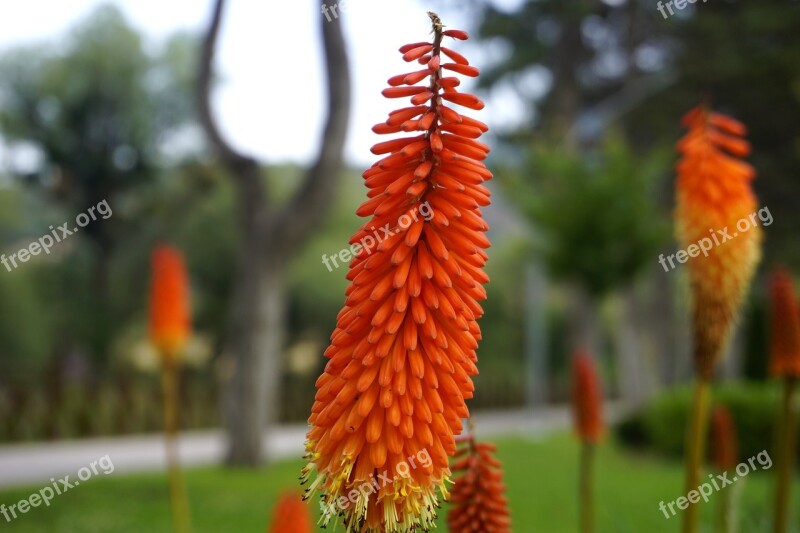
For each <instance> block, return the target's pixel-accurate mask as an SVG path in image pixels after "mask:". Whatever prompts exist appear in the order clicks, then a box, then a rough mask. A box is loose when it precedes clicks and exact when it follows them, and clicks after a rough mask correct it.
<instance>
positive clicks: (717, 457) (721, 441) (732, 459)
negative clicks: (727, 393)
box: [711, 405, 739, 472]
mask: <svg viewBox="0 0 800 533" xmlns="http://www.w3.org/2000/svg"><path fill="white" fill-rule="evenodd" d="M711 461H712V463H713V464H714V467H715V468H716V469H717V470H719V471H722V472H724V471H726V470H730V469H732V468H734V467H735V466H736V465H737V464H738V463H739V446H738V439H737V438H736V426H735V425H734V423H733V417H732V416H731V413H730V411H729V410H728V409H727V408H726V407H724V406H722V405H718V406H717V407H715V408H714V411H713V412H712V413H711Z"/></svg>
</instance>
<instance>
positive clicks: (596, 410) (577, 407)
mask: <svg viewBox="0 0 800 533" xmlns="http://www.w3.org/2000/svg"><path fill="white" fill-rule="evenodd" d="M572 380H573V381H572V401H573V412H574V416H575V429H576V431H577V433H578V436H579V437H580V438H581V440H583V441H584V442H590V443H596V442H597V441H599V440H600V438H601V437H602V436H603V433H604V432H605V427H604V424H603V393H602V390H601V387H600V379H599V378H598V376H597V371H596V370H595V367H594V363H593V362H592V358H591V357H590V356H589V354H587V353H586V352H585V351H579V352H578V353H577V354H575V357H573V359H572Z"/></svg>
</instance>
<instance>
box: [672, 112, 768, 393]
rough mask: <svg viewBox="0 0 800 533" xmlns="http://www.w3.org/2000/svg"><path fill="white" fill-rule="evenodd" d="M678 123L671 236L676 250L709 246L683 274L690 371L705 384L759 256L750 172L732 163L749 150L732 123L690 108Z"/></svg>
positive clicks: (752, 172) (747, 167)
mask: <svg viewBox="0 0 800 533" xmlns="http://www.w3.org/2000/svg"><path fill="white" fill-rule="evenodd" d="M682 123H683V125H684V126H685V127H686V128H688V130H689V131H688V133H687V134H686V135H685V136H684V137H683V138H682V139H681V140H680V141H679V142H678V144H677V150H678V152H680V154H681V155H682V159H681V160H680V162H679V163H678V165H677V181H676V189H677V207H676V211H675V222H676V233H677V238H678V242H679V244H680V246H681V247H682V248H683V249H687V248H689V246H691V245H695V247H697V246H698V245H700V246H705V247H707V248H709V251H708V257H696V258H693V259H692V260H690V261H688V262H687V268H688V269H689V276H690V280H691V286H692V299H693V301H692V314H693V317H692V324H693V325H692V327H693V336H694V359H695V367H696V369H697V372H698V374H699V375H700V376H701V377H702V378H703V379H710V377H711V376H712V374H713V372H714V367H715V365H716V363H717V361H718V360H719V359H720V357H721V356H722V353H723V351H724V349H725V346H726V345H727V341H728V339H729V337H730V333H731V330H732V328H733V325H734V323H735V321H736V318H737V316H738V313H739V308H740V306H741V303H742V300H743V299H744V297H745V295H746V293H747V290H748V288H749V285H750V281H751V278H752V277H753V274H754V272H755V269H756V266H757V265H758V262H759V260H760V258H761V249H760V246H761V238H762V235H761V228H760V227H759V226H757V225H756V224H755V223H754V222H753V220H751V219H750V216H751V215H752V214H753V213H755V212H756V209H757V204H756V197H755V195H754V194H753V191H752V188H751V186H750V182H751V180H752V179H753V178H754V176H755V170H754V169H753V167H751V166H750V165H749V164H747V163H745V162H743V161H741V160H739V159H738V157H744V156H746V155H747V154H748V153H749V151H750V146H749V144H748V143H747V142H746V141H745V140H744V139H742V136H743V135H744V133H745V127H744V126H743V125H742V124H741V123H740V122H738V121H736V120H734V119H732V118H730V117H726V116H724V115H721V114H718V113H713V112H711V111H709V110H708V109H707V108H706V107H705V106H698V107H696V108H694V109H693V110H691V111H690V112H689V113H687V114H686V115H685V116H684V117H683V121H682ZM740 220H745V221H747V222H748V229H747V230H746V231H742V229H739V228H737V223H738V222H739V221H740ZM720 232H722V233H720ZM723 233H725V234H727V235H729V237H726V236H725V235H723ZM701 243H702V244H701Z"/></svg>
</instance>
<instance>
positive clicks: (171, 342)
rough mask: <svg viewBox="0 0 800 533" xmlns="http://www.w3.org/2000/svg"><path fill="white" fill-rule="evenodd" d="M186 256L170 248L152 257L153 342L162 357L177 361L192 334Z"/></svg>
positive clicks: (151, 310) (160, 250) (151, 319)
mask: <svg viewBox="0 0 800 533" xmlns="http://www.w3.org/2000/svg"><path fill="white" fill-rule="evenodd" d="M187 278H188V276H187V274H186V267H185V265H184V262H183V256H182V254H181V252H180V251H179V250H177V249H176V248H173V247H170V246H158V247H156V249H155V250H153V255H152V279H151V284H150V338H151V339H152V341H153V344H155V346H156V347H157V348H158V350H159V352H160V353H161V355H162V356H163V357H166V358H173V357H178V356H179V355H180V353H181V351H182V350H183V348H184V347H185V346H186V341H187V339H188V338H189V335H190V333H191V318H190V309H189V282H188V279H187Z"/></svg>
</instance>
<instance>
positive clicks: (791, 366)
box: [770, 268, 800, 378]
mask: <svg viewBox="0 0 800 533" xmlns="http://www.w3.org/2000/svg"><path fill="white" fill-rule="evenodd" d="M770 300H771V306H772V309H771V314H770V330H771V332H770V333H771V335H770V348H771V350H770V353H771V357H770V372H771V373H772V374H773V375H775V376H783V377H792V378H798V377H800V311H798V306H797V300H796V299H795V292H794V284H793V283H792V275H791V274H790V273H789V272H788V271H787V270H785V269H783V268H780V269H777V270H775V271H774V272H773V273H772V277H771V280H770Z"/></svg>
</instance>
